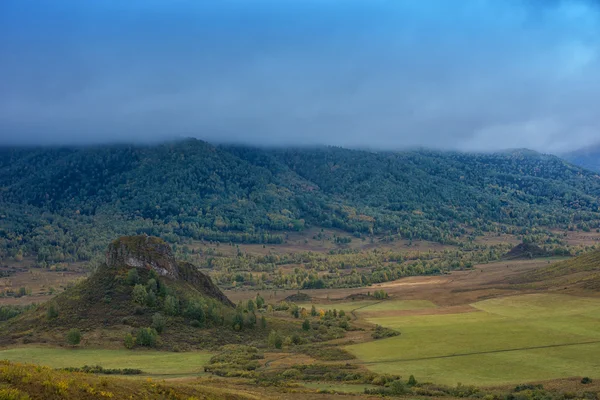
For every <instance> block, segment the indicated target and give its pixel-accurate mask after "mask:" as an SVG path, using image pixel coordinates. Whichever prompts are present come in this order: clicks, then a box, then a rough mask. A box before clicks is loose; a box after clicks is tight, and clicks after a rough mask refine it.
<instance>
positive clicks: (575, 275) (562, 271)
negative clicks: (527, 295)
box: [511, 250, 600, 292]
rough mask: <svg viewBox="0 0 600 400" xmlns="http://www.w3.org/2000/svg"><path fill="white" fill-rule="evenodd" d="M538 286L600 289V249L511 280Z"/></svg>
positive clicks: (597, 290) (561, 288)
mask: <svg viewBox="0 0 600 400" xmlns="http://www.w3.org/2000/svg"><path fill="white" fill-rule="evenodd" d="M511 283H515V284H525V285H530V286H533V287H536V288H544V289H547V288H550V289H552V288H554V289H559V290H565V289H568V290H575V291H581V290H582V289H583V290H589V291H594V292H599V291H600V251H597V250H596V251H592V252H589V253H586V254H583V255H581V256H578V257H575V258H572V259H569V260H565V261H561V262H557V263H554V264H551V265H548V266H547V267H544V268H539V269H536V270H534V271H531V272H527V273H525V274H523V275H520V276H517V277H516V278H514V279H512V280H511Z"/></svg>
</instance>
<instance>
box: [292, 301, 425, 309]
mask: <svg viewBox="0 0 600 400" xmlns="http://www.w3.org/2000/svg"><path fill="white" fill-rule="evenodd" d="M313 305H314V306H315V308H316V309H317V310H320V309H322V310H333V309H336V310H344V311H345V312H350V311H353V310H356V311H358V312H360V311H368V312H372V311H391V310H420V309H424V308H434V307H436V305H435V304H433V303H432V302H430V301H428V300H382V301H377V300H357V301H345V302H340V303H327V304H325V303H303V304H298V306H299V307H304V308H306V309H307V310H310V308H311V307H312V306H313Z"/></svg>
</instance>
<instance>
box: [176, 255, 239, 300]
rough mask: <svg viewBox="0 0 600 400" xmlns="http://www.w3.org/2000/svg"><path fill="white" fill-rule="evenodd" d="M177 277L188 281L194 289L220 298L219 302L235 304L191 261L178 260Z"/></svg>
mask: <svg viewBox="0 0 600 400" xmlns="http://www.w3.org/2000/svg"><path fill="white" fill-rule="evenodd" d="M177 266H178V272H179V279H181V280H184V281H186V282H188V283H189V284H190V285H192V286H193V287H194V288H195V289H196V290H198V291H200V292H202V293H204V294H206V295H208V296H210V297H213V298H215V299H217V300H220V301H221V303H223V304H226V305H229V306H231V307H234V306H235V304H233V302H232V301H231V300H229V298H228V297H227V296H225V294H224V293H223V292H221V289H219V288H218V287H217V285H215V284H214V283H213V281H212V279H210V276H208V275H206V274H203V273H202V272H200V271H198V268H196V266H195V265H194V264H192V263H189V262H185V261H180V262H179V263H178V264H177Z"/></svg>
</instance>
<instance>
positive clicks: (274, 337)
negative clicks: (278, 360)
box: [268, 331, 283, 349]
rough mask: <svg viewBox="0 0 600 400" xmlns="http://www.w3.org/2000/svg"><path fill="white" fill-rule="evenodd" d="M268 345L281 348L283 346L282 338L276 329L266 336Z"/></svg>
mask: <svg viewBox="0 0 600 400" xmlns="http://www.w3.org/2000/svg"><path fill="white" fill-rule="evenodd" d="M268 344H269V347H270V348H272V349H281V346H283V338H282V337H281V335H280V334H279V332H277V331H271V332H270V333H269V338H268Z"/></svg>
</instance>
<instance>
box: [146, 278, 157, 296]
mask: <svg viewBox="0 0 600 400" xmlns="http://www.w3.org/2000/svg"><path fill="white" fill-rule="evenodd" d="M146 287H147V288H148V292H153V293H157V292H158V282H157V281H156V279H152V278H151V279H148V283H146Z"/></svg>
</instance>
